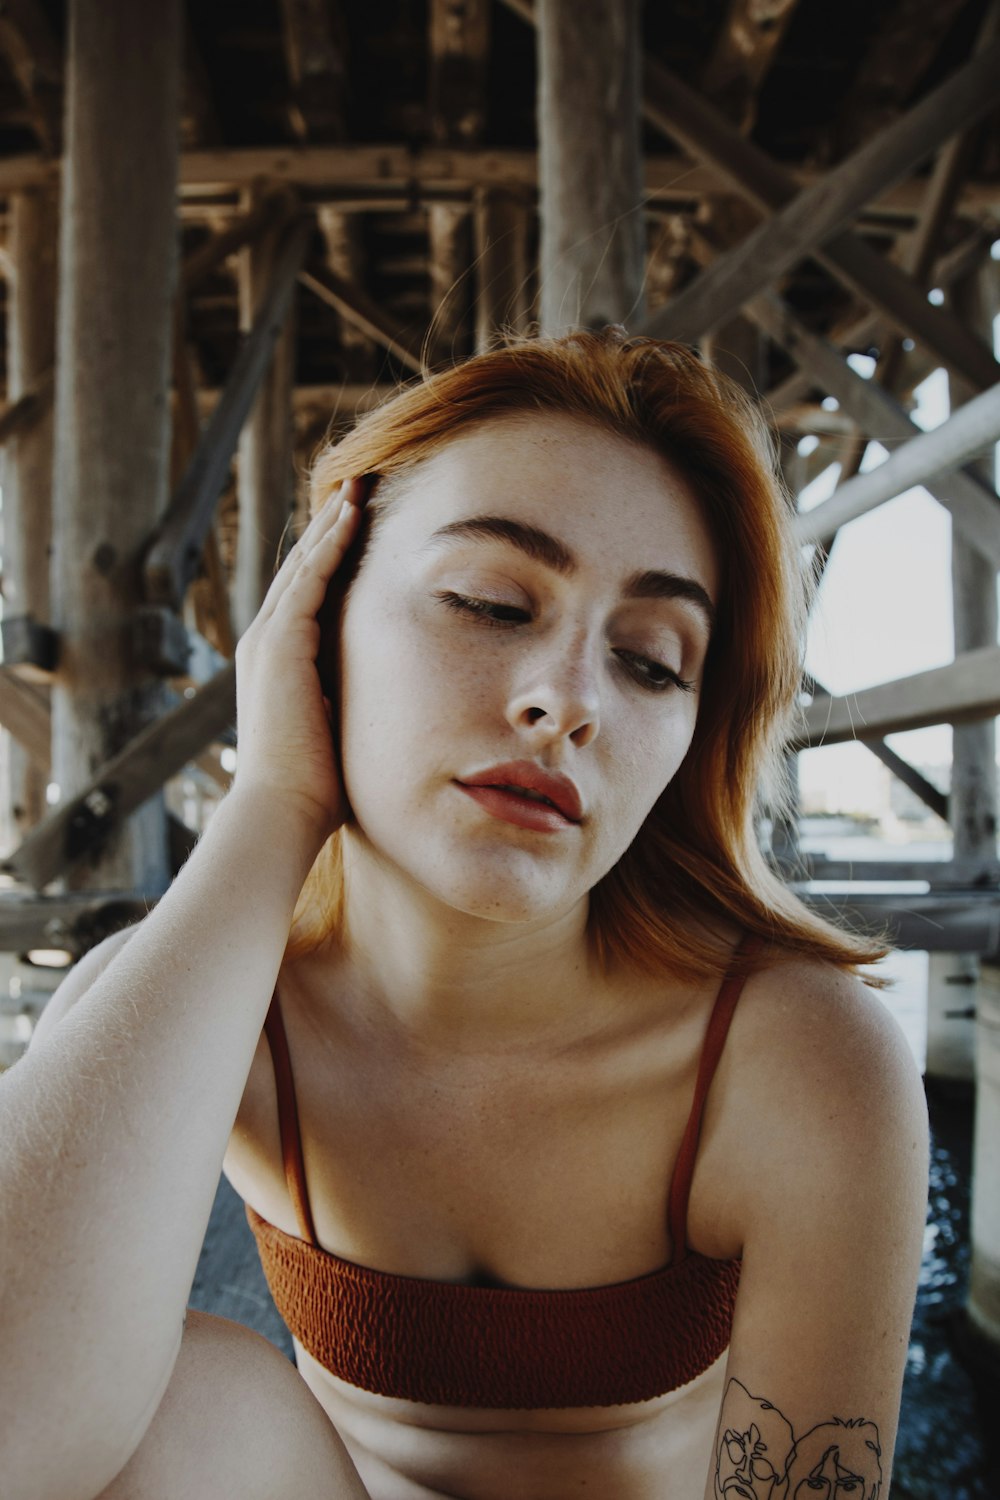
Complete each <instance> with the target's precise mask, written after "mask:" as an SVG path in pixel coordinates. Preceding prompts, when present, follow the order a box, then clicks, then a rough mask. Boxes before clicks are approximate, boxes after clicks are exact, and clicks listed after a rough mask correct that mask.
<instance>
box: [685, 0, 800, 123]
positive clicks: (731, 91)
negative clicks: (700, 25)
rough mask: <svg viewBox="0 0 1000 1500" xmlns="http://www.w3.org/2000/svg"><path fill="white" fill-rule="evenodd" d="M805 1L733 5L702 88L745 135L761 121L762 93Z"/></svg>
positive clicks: (735, 1)
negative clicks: (777, 54) (794, 18)
mask: <svg viewBox="0 0 1000 1500" xmlns="http://www.w3.org/2000/svg"><path fill="white" fill-rule="evenodd" d="M798 3H799V0H765V3H764V4H761V0H729V9H728V11H727V12H726V18H725V20H724V21H723V23H722V28H721V30H720V32H719V35H718V38H717V40H716V43H715V46H714V48H713V49H712V53H711V56H710V57H709V59H708V62H707V64H706V65H705V71H704V73H703V74H702V80H701V85H702V88H703V89H704V91H705V93H706V94H708V95H709V96H710V97H711V98H712V99H713V100H714V101H715V102H716V103H717V104H718V106H719V108H720V109H721V110H722V111H723V113H724V114H725V115H726V116H727V117H728V118H729V119H731V120H732V121H733V122H734V124H735V125H736V126H737V128H738V129H739V130H740V132H741V133H742V134H744V135H746V134H748V133H749V132H750V131H751V130H752V129H753V126H754V122H755V121H756V118H757V100H758V98H759V96H760V90H761V87H762V85H763V83H764V80H765V79H766V77H767V74H768V72H769V70H770V67H771V63H772V62H773V61H774V57H775V54H776V53H777V51H778V48H779V47H780V46H781V43H782V40H783V39H784V35H785V32H786V31H787V30H788V25H789V22H790V21H791V19H792V16H793V15H794V14H795V10H796V7H797V6H798Z"/></svg>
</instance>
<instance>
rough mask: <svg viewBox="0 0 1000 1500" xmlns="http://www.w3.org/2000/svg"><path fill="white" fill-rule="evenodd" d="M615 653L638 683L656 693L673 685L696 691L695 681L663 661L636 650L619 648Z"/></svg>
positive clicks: (686, 690) (687, 690)
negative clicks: (643, 654)
mask: <svg viewBox="0 0 1000 1500" xmlns="http://www.w3.org/2000/svg"><path fill="white" fill-rule="evenodd" d="M615 655H616V656H617V657H618V660H619V661H620V662H621V663H622V665H623V666H624V667H625V668H626V669H627V670H628V671H629V672H630V673H631V674H632V676H633V677H634V678H635V679H636V681H637V682H638V683H640V684H641V685H642V686H643V687H645V688H649V689H650V690H651V691H652V692H654V693H662V692H665V691H666V690H667V689H668V688H672V687H676V688H680V690H681V692H683V693H693V692H694V688H695V685H694V683H693V682H689V681H688V680H687V679H686V678H684V677H681V676H680V674H679V673H677V672H675V671H673V669H672V668H671V667H667V666H664V664H663V662H661V661H653V660H651V658H650V657H648V656H640V655H639V653H638V652H636V651H624V650H621V649H619V650H617V651H616V652H615Z"/></svg>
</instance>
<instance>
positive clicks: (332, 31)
mask: <svg viewBox="0 0 1000 1500" xmlns="http://www.w3.org/2000/svg"><path fill="white" fill-rule="evenodd" d="M280 10H281V31H282V39H283V41H284V47H285V66H286V68H287V70H288V80H289V83H290V85H291V101H290V104H289V107H288V120H289V124H290V125H291V128H292V131H293V133H294V134H295V135H296V136H297V137H298V139H299V140H302V141H304V140H308V139H312V140H316V141H341V140H343V138H344V136H345V134H346V132H347V123H346V110H347V99H346V95H347V34H346V28H345V24H344V18H343V15H342V13H341V8H340V6H339V4H336V3H334V0H280Z"/></svg>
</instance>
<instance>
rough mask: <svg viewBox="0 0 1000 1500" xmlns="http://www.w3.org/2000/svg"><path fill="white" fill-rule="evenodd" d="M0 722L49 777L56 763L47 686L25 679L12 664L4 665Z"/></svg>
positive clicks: (0, 677)
mask: <svg viewBox="0 0 1000 1500" xmlns="http://www.w3.org/2000/svg"><path fill="white" fill-rule="evenodd" d="M0 725H3V727H4V729H6V730H8V731H9V733H10V734H12V735H13V736H14V738H15V739H16V740H17V741H18V743H19V744H20V745H23V747H24V748H25V750H26V751H27V752H28V754H29V755H30V756H31V759H32V760H33V761H34V762H35V764H36V765H37V766H38V768H39V770H40V771H41V772H42V773H43V775H45V776H46V777H47V776H48V772H49V767H50V766H51V764H52V710H51V708H50V707H49V695H48V692H47V691H46V689H45V688H43V687H42V686H40V685H39V684H36V683H29V682H24V681H23V680H22V679H21V678H19V677H18V676H17V674H16V673H15V672H12V671H11V669H10V668H9V667H3V666H0Z"/></svg>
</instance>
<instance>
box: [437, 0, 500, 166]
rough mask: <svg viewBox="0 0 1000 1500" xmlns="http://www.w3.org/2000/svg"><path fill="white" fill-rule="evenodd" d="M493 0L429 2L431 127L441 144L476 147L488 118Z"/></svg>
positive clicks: (440, 0) (443, 0)
mask: <svg viewBox="0 0 1000 1500" xmlns="http://www.w3.org/2000/svg"><path fill="white" fill-rule="evenodd" d="M490 8H491V7H490V0H430V13H429V19H428V33H429V43H430V47H429V51H430V82H429V87H428V102H429V110H430V118H431V130H432V132H433V135H434V139H435V140H436V141H438V142H440V143H441V144H451V145H460V144H464V145H474V144H475V143H477V142H478V141H479V140H480V138H481V136H482V131H483V125H484V124H485V121H486V64H487V59H488V56H489V46H490Z"/></svg>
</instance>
